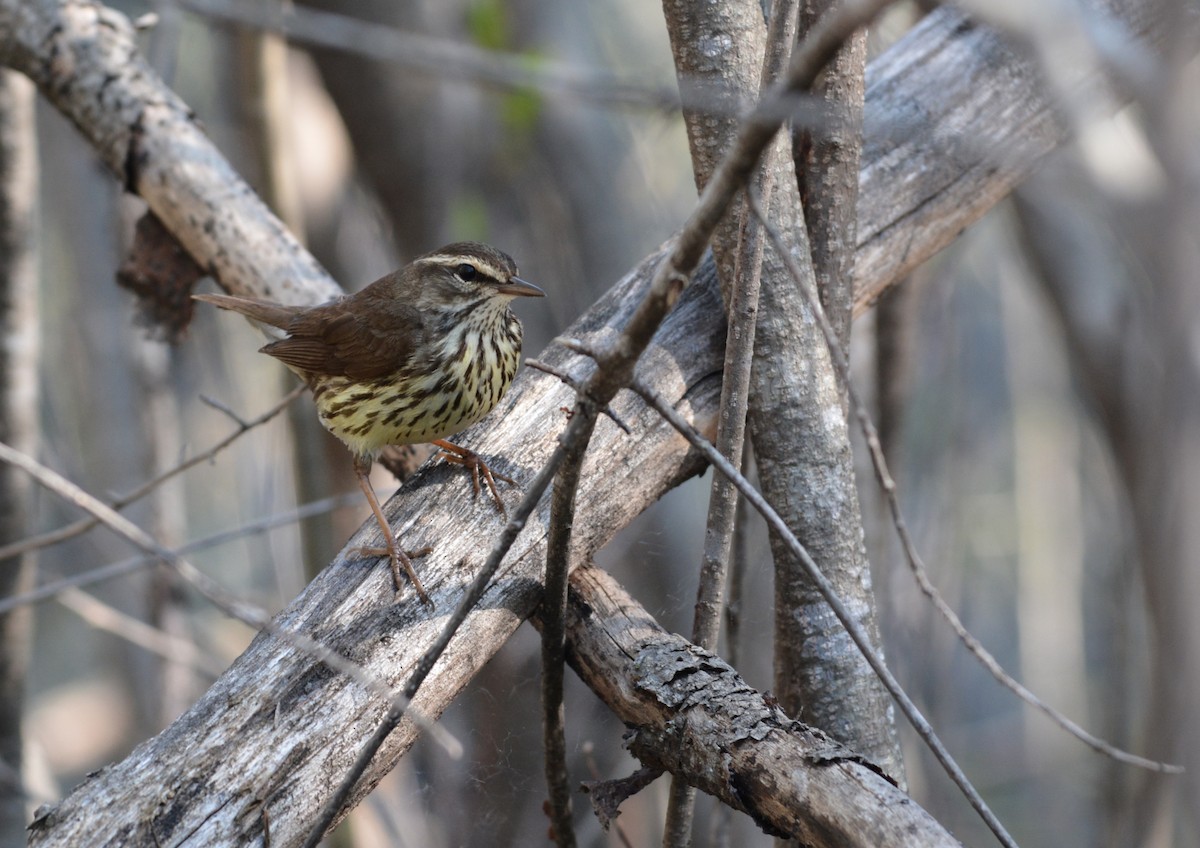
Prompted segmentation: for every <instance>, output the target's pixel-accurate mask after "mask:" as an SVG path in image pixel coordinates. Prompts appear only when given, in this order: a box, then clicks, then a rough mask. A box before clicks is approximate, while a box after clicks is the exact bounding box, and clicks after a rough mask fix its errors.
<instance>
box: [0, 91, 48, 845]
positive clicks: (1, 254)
mask: <svg viewBox="0 0 1200 848" xmlns="http://www.w3.org/2000/svg"><path fill="white" fill-rule="evenodd" d="M34 96H35V92H34V91H33V87H32V86H30V84H29V82H28V81H27V80H25V79H22V78H21V77H19V76H17V75H16V74H14V73H12V72H10V71H0V339H3V344H2V345H0V441H3V442H7V443H8V444H10V445H14V446H16V447H18V448H20V449H21V450H23V451H26V452H28V453H36V452H37V445H38V429H37V418H36V417H37V407H38V390H37V363H38V347H39V338H38V321H37V252H36V249H35V242H36V234H35V232H34V228H35V222H36V220H37V169H38V163H37V145H36V140H35V137H34V135H35V133H34V118H33V102H34ZM29 495H30V485H29V480H28V479H27V478H25V476H24V475H23V474H21V473H19V472H18V471H17V470H16V469H14V468H10V467H7V466H6V467H5V468H3V469H0V544H4V543H7V542H12V541H15V540H16V539H20V538H22V537H24V536H25V535H27V534H28V533H29V522H28V520H27V519H28V508H29ZM33 582H34V559H33V556H32V555H31V554H26V555H24V556H18V557H12V558H10V559H6V560H0V598H5V597H9V596H11V595H16V594H20V593H21V592H24V591H27V590H28V589H29V588H31V587H32V585H33ZM32 631H33V610H31V609H29V608H28V607H25V608H22V609H17V610H13V611H12V612H9V613H7V614H0V846H5V848H7V846H16V845H24V844H25V809H26V804H27V799H26V796H25V784H24V781H23V779H22V778H23V772H22V756H21V748H22V738H23V737H22V734H21V717H22V714H23V712H24V706H25V672H26V669H27V667H28V665H29V650H30V643H31V641H32V637H33V632H32Z"/></svg>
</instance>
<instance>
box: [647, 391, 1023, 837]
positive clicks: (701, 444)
mask: <svg viewBox="0 0 1200 848" xmlns="http://www.w3.org/2000/svg"><path fill="white" fill-rule="evenodd" d="M630 388H631V389H633V390H634V391H635V392H637V393H638V394H639V395H640V396H641V397H642V399H643V400H644V401H646V403H647V404H648V405H649V406H650V407H651V408H652V409H654V410H655V411H657V412H658V414H659V415H661V416H662V417H663V418H664V419H666V421H667V422H668V423H669V424H670V425H671V426H672V427H674V428H675V429H676V430H678V431H679V432H680V433H681V434H683V436H684V437H685V438H686V439H687V440H688V441H689V442H690V443H691V444H692V445H693V446H694V447H695V448H697V449H698V450H699V451H700V452H701V453H702V454H704V457H705V458H706V459H707V460H708V461H709V462H710V463H712V465H713V467H714V468H715V469H716V470H717V471H720V472H721V473H722V474H724V475H726V476H727V477H729V478H730V479H731V480H733V482H734V484H735V485H736V486H737V488H738V491H740V492H741V493H742V495H743V497H745V498H746V499H747V500H748V501H749V502H750V504H751V506H753V507H754V508H755V509H757V510H758V511H759V513H760V514H761V515H762V517H763V518H765V519H766V520H767V524H768V526H769V527H770V528H771V530H772V531H773V532H774V533H776V534H778V536H779V538H780V539H781V540H782V541H783V542H784V544H786V545H787V546H788V549H789V550H790V551H791V553H792V555H793V556H794V557H796V559H797V560H798V561H799V563H800V565H801V567H802V568H803V569H804V572H805V574H807V575H808V578H809V579H810V580H811V581H812V582H813V585H815V586H816V587H817V589H818V591H820V593H821V597H822V598H824V599H825V602H826V603H827V604H829V608H830V609H831V610H833V614H834V615H836V616H837V619H838V621H840V622H841V623H842V626H843V627H844V628H845V629H846V633H847V634H848V635H849V636H850V639H851V640H852V641H853V642H854V644H855V645H857V646H858V649H859V651H861V652H862V655H863V658H864V659H866V661H867V664H868V665H870V666H871V669H872V670H873V671H874V672H875V674H876V675H877V676H878V677H879V680H880V682H882V683H883V685H884V688H886V689H887V691H888V692H889V693H890V694H891V696H892V698H893V699H894V700H895V701H896V704H897V706H899V707H900V711H901V712H902V713H904V716H905V718H907V719H908V721H909V723H910V724H911V725H912V726H913V729H914V730H916V731H917V734H918V735H919V736H920V737H921V739H922V740H923V741H924V742H925V744H926V745H927V746H928V747H929V750H930V751H932V752H933V755H934V757H935V758H936V759H937V761H938V762H939V763H941V765H942V768H943V769H944V770H945V772H946V774H948V775H949V776H950V779H951V780H953V781H954V784H955V785H956V786H957V787H958V788H959V790H960V791H961V792H962V793H963V795H964V796H966V798H967V800H968V801H969V802H970V804H971V806H972V807H973V808H974V809H975V811H976V812H977V813H979V815H980V817H981V818H982V819H983V821H984V822H985V823H986V824H987V826H988V828H989V829H990V830H991V831H992V833H994V834H995V835H996V838H997V839H998V840H999V841H1000V843H1001V844H1002V845H1005V846H1007V848H1016V845H1017V843H1016V842H1014V841H1013V838H1012V837H1011V836H1010V835H1009V833H1008V831H1007V830H1005V828H1004V825H1002V824H1001V823H1000V820H999V819H997V818H996V815H995V814H994V813H993V812H992V811H991V809H990V808H989V807H988V805H987V804H986V803H984V800H983V798H982V797H980V795H979V792H978V791H977V790H976V789H975V787H974V786H973V785H972V784H971V781H970V780H968V779H967V776H966V774H964V773H963V770H962V769H961V768H960V767H959V765H958V763H957V762H955V760H954V758H953V757H952V756H951V755H950V752H949V751H948V750H946V746H945V745H943V744H942V741H941V739H939V738H938V736H937V734H936V733H934V730H933V727H932V726H931V725H930V724H929V722H928V721H927V720H926V718H925V716H924V715H922V714H921V711H920V710H919V709H918V708H917V705H916V704H914V703H913V701H912V699H911V698H909V697H908V694H907V693H906V692H905V691H904V689H903V687H901V685H900V683H899V681H897V680H896V678H895V677H894V676H892V673H891V671H890V670H889V669H888V667H887V665H886V664H885V663H884V661H883V658H882V657H881V656H880V655H879V653H878V652H877V651H876V650H875V649H874V648H873V647H872V645H871V637H870V635H869V634H868V633H867V631H866V630H865V629H864V628H863V626H862V625H861V624H859V623H858V619H857V618H855V617H854V615H853V613H851V611H850V610H849V609H847V607H846V605H845V604H844V603H843V602H842V599H841V598H840V597H839V596H838V594H837V592H836V591H835V590H834V587H833V584H832V583H830V582H829V578H828V577H826V576H825V575H824V574H823V573H822V572H821V569H820V568H818V567H817V564H816V562H814V561H813V558H812V557H811V556H810V555H809V553H808V551H807V550H805V549H804V546H803V545H801V544H800V541H799V540H798V539H797V538H796V536H795V534H794V533H792V531H791V529H790V528H789V527H788V526H787V524H786V523H784V521H783V519H782V518H780V517H779V513H777V512H776V511H775V510H774V509H773V508H772V507H771V505H770V504H769V503H767V501H766V499H764V498H763V496H762V493H761V492H759V491H758V490H757V489H756V488H754V487H753V486H751V485H750V483H749V481H747V480H746V478H745V477H743V476H742V475H741V472H739V471H738V470H737V469H736V468H734V467H733V466H732V465H730V464H729V460H727V459H725V457H723V456H721V454H720V452H719V451H718V450H717V449H716V448H715V447H713V445H712V442H710V441H708V439H706V438H704V436H702V435H700V433H699V432H697V431H696V428H694V427H692V426H691V424H689V423H688V422H687V421H686V420H685V419H684V418H683V417H682V416H680V415H679V413H677V412H676V411H675V410H674V409H673V408H672V407H671V405H670V404H669V403H667V402H666V401H665V400H663V398H662V396H661V395H659V394H658V392H656V391H655V390H654V389H653V388H651V387H650V386H647V385H645V384H644V383H642V382H641V381H640V380H634V382H633V383H632V384H631V385H630Z"/></svg>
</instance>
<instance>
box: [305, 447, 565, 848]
mask: <svg viewBox="0 0 1200 848" xmlns="http://www.w3.org/2000/svg"><path fill="white" fill-rule="evenodd" d="M570 443H571V429H570V427H568V428H567V432H566V433H564V434H563V435H562V436H561V437H560V444H559V446H558V447H557V448H556V449H555V451H554V453H553V454H551V455H550V458H549V459H547V460H546V464H545V465H543V466H542V468H541V470H540V471H539V472H538V474H537V476H536V477H535V478H534V479H533V482H532V483H530V484H529V487H528V488H527V489H526V490H525V495H524V497H522V498H521V502H520V503H519V504H517V508H516V509H515V510H513V512H512V517H511V518H509V520H508V524H506V525H505V526H504V530H503V532H501V534H500V538H499V539H498V540H497V541H496V544H495V546H494V547H493V548H492V552H491V553H490V554H488V558H487V561H486V562H485V563H484V564H483V568H481V569H480V570H479V573H478V574H476V575H475V579H474V580H472V581H471V584H470V585H469V586H468V587H467V589H466V591H465V592H464V593H463V597H462V600H461V601H459V602H458V606H457V607H455V609H454V612H453V614H451V616H450V618H449V619H448V620H447V621H446V625H445V626H444V627H443V628H442V632H441V633H439V634H438V637H437V639H436V640H434V642H433V643H432V644H431V645H430V646H429V649H428V650H427V651H425V653H424V654H422V656H421V659H420V660H418V662H417V665H416V667H415V668H414V669H413V672H412V675H411V676H410V677H409V678H408V682H407V683H405V684H404V691H403V693H402V694H403V697H404V698H405V699H406V701H407V700H411V699H412V698H413V697H414V696H415V695H416V694H417V690H418V689H420V688H421V684H422V683H424V682H425V678H426V677H428V676H429V672H430V671H432V670H433V665H434V663H435V662H437V660H438V658H439V657H440V656H441V655H442V654H443V653H445V651H446V648H447V647H448V646H449V645H450V640H451V639H452V638H453V637H454V634H455V633H457V632H458V628H459V627H461V626H462V623H463V622H464V621H466V620H467V615H468V614H469V613H470V612H471V610H473V609H474V608H475V605H476V604H477V603H479V599H480V598H482V597H483V593H484V592H485V591H487V588H488V584H489V583H490V582H491V580H492V577H494V576H495V574H496V570H497V569H499V568H500V563H501V562H502V561H503V560H504V557H505V556H506V555H507V554H508V551H509V549H510V548H511V547H512V545H513V543H514V542H515V541H516V540H517V536H518V535H519V534H520V532H521V530H522V529H524V527H525V522H526V521H527V520H528V519H529V516H530V515H531V514H532V513H533V510H534V508H535V507H536V506H537V503H538V501H540V500H541V498H542V495H543V494H544V493H545V491H546V489H547V487H548V486H549V485H550V481H551V480H553V479H554V475H555V474H556V473H557V472H558V468H559V466H560V465H561V464H562V462H563V459H564V458H565V457H566V453H567V447H566V446H567V445H568V444H570ZM404 705H405V702H401V701H397V702H393V705H392V709H391V710H389V711H388V714H387V715H386V716H384V719H383V721H382V722H380V724H379V726H378V727H377V728H375V733H374V735H372V737H371V738H370V739H369V740H367V742H366V744H364V745H363V747H362V750H361V751H359V752H358V758H357V759H356V760H355V761H354V764H353V765H352V766H351V767H350V770H349V771H348V772H347V773H346V774H345V776H344V777H343V778H342V782H341V783H340V784H339V785H338V789H337V792H335V793H334V794H333V795H332V796H330V798H329V799H328V800H327V801H326V802H325V806H324V807H322V808H321V814H320V816H318V818H317V821H316V823H315V824H314V825H313V827H312V829H311V830H310V831H309V834H308V839H307V840H305V842H304V848H316V846H317V844H318V843H320V841H321V839H322V838H323V837H324V836H325V831H326V830H328V829H329V826H330V825H331V824H332V823H333V820H334V818H335V817H336V816H337V814H338V811H339V810H341V808H342V807H343V806H344V805H345V803H346V800H347V799H348V798H349V797H350V792H351V790H352V789H353V788H354V786H355V784H356V783H358V781H359V778H361V777H362V776H363V773H364V772H365V771H366V770H367V766H368V765H370V764H371V760H372V759H374V758H375V754H377V753H378V752H379V749H380V747H382V745H383V743H384V741H385V740H386V739H387V738H388V736H390V735H391V733H392V731H393V730H395V729H396V727H397V726H398V725H399V724H400V721H401V719H403V718H404V715H405V709H404Z"/></svg>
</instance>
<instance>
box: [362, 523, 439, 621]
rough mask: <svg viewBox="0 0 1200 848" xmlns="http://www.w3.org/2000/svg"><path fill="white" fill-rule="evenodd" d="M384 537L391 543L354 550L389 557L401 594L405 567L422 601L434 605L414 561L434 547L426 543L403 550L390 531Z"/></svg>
mask: <svg viewBox="0 0 1200 848" xmlns="http://www.w3.org/2000/svg"><path fill="white" fill-rule="evenodd" d="M384 538H385V539H386V540H387V541H388V543H389V544H388V545H387V546H386V547H383V548H372V547H365V546H364V547H358V548H355V549H354V550H355V551H356V552H357V553H360V554H362V555H363V556H369V557H387V558H388V562H389V564H390V565H391V567H392V580H393V582H394V583H395V584H396V593H397V594H399V593H400V592H401V591H402V590H403V589H404V579H403V577H401V574H400V571H401V569H403V570H404V575H405V576H407V577H408V582H409V583H411V584H412V585H413V588H414V589H416V590H417V596H418V597H420V599H421V601H422V603H424V604H426V605H427V606H430V607H432V606H433V601H432V600H430V599H429V595H428V593H426V591H425V587H424V586H422V585H421V578H419V577H417V571H416V569H415V568H413V564H412V561H413V560H414V559H419V558H421V557H423V556H428V555H429V554H431V553H433V548H431V547H429V546H428V545H426V546H425V547H423V548H420V549H419V550H415V551H403V550H401V549H400V548H399V547H397V545H396V540H395V539H393V538H392V536H391V534H390V533H389V534H388V535H387V536H385V537H384Z"/></svg>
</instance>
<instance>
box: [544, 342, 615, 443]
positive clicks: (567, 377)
mask: <svg viewBox="0 0 1200 848" xmlns="http://www.w3.org/2000/svg"><path fill="white" fill-rule="evenodd" d="M564 343H565V342H564ZM566 346H567V347H568V348H570V345H569V344H567V345H566ZM525 364H526V365H528V366H529V367H530V368H532V369H534V370H535V371H541V372H542V373H543V374H549V375H550V376H551V377H557V378H558V379H559V380H561V381H562V382H563V383H565V384H566V385H568V386H570V387H571V388H572V389H574V390H575V393H576V394H579V393H581V392H582V391H583V388H584V386H583V381H582V380H580V379H579V378H577V377H575V376H573V375H571V374H568V373H567V372H566V371H563V370H562V369H559V368H555V367H554V366H553V365H548V364H547V363H545V362H542V361H541V360H540V359H526V360H525ZM600 413H601V414H602V415H607V416H608V417H609V418H610V419H611V420H612V422H613V423H614V424H616V425H617V426H618V427H620V428H621V429H622V430H623V431H624V432H625V435H626V436H631V435H633V431H632V430H630V429H629V425H628V424H626V423H625V422H624V421H622V420H621V417H620V416H619V415H617V413H616V412H614V411H613V408H612V406H611V405H609V404H607V403H606V404H605V405H604V408H603V409H601V410H600Z"/></svg>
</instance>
